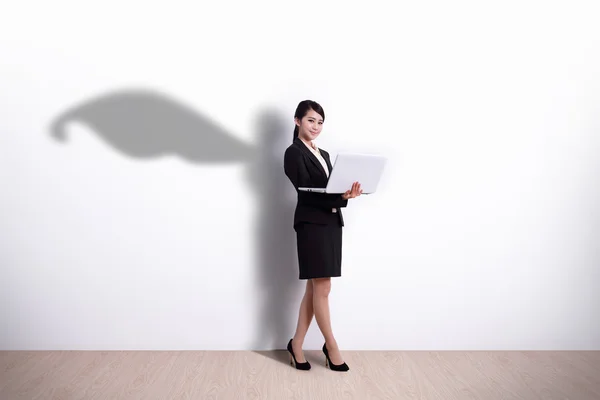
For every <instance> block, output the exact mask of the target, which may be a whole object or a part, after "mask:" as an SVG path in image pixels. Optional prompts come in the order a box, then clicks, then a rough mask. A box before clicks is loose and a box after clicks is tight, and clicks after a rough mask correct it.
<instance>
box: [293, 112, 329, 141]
mask: <svg viewBox="0 0 600 400" xmlns="http://www.w3.org/2000/svg"><path fill="white" fill-rule="evenodd" d="M295 122H296V125H298V136H300V138H302V139H304V140H308V141H311V140H315V139H316V138H317V137H318V136H319V134H320V133H321V129H323V117H321V115H320V114H319V113H317V112H316V111H314V110H308V112H307V113H306V115H305V116H304V117H303V118H302V120H301V121H298V119H297V118H296V120H295Z"/></svg>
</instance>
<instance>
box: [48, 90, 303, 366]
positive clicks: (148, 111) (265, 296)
mask: <svg viewBox="0 0 600 400" xmlns="http://www.w3.org/2000/svg"><path fill="white" fill-rule="evenodd" d="M288 120H289V121H292V120H291V119H290V118H284V117H283V116H282V115H281V114H280V113H279V112H277V111H275V110H264V111H262V112H261V113H259V114H258V115H257V118H256V124H255V126H254V127H253V129H254V130H255V138H256V142H255V143H254V144H248V143H245V142H243V141H242V140H240V139H238V138H237V137H236V136H235V135H234V134H232V133H231V132H229V131H228V130H227V129H225V128H223V126H222V125H220V124H218V123H215V122H214V121H212V120H210V119H209V118H207V117H206V116H204V115H202V114H200V113H199V112H197V111H196V110H194V109H192V108H190V107H188V106H186V105H184V104H182V103H181V102H179V101H177V100H175V99H173V98H171V97H169V96H166V95H164V94H162V93H158V92H156V91H152V90H146V89H142V90H137V89H136V90H122V91H116V92H112V93H108V94H105V95H102V96H98V97H95V98H93V99H90V100H88V101H85V102H82V103H81V104H77V105H75V106H73V107H71V108H70V109H68V110H65V111H64V112H62V113H61V114H60V115H58V116H57V117H56V118H55V119H54V121H52V123H51V127H50V131H51V136H52V137H53V138H54V139H55V140H56V141H58V142H61V143H65V142H67V140H68V135H67V131H68V126H69V124H70V123H73V122H75V123H81V124H83V125H85V126H87V127H89V128H90V129H91V130H92V131H93V132H94V133H95V134H96V135H98V136H99V137H100V138H101V139H102V140H103V141H104V142H105V143H107V144H108V145H110V146H111V147H112V148H113V149H114V150H115V151H117V152H119V153H120V154H122V155H123V156H126V157H130V158H134V159H152V158H158V157H163V156H175V157H181V158H183V159H184V160H186V161H188V162H190V163H192V164H207V165H208V164H211V165H219V164H230V163H242V164H245V165H246V167H247V172H248V173H247V177H248V181H249V186H250V189H249V190H250V191H251V195H255V196H256V198H257V200H258V201H257V204H258V205H259V206H258V212H257V215H256V231H255V232H256V235H255V237H254V240H255V244H256V249H257V252H256V259H255V271H256V275H255V276H256V281H255V284H256V294H257V296H258V300H259V303H258V304H259V308H258V313H257V315H258V318H257V320H256V321H255V323H256V330H255V332H254V335H253V343H252V346H251V347H252V349H253V350H273V349H275V350H281V349H285V347H286V344H287V341H288V340H289V337H291V335H293V331H294V329H295V323H296V322H295V321H296V318H297V312H298V310H297V304H298V299H299V297H301V290H302V287H301V286H302V285H300V284H299V281H298V271H297V264H296V247H295V236H294V235H295V233H294V231H293V227H292V222H293V213H294V207H295V196H296V194H295V190H294V189H293V186H292V185H291V183H290V182H289V181H288V179H287V177H286V176H285V173H284V171H283V154H284V151H285V149H286V148H287V146H289V144H290V143H291V141H292V132H293V124H292V123H287V122H288ZM210 201H211V200H210V199H209V200H207V204H205V205H204V206H205V207H206V208H207V209H210V208H211V204H210ZM215 240H224V239H220V238H215ZM140 251H143V249H140ZM207 301H209V300H208V299H207ZM233 321H235V316H231V323H232V324H234V323H235V322H233ZM199 334H201V332H199ZM214 334H215V335H216V334H218V331H217V329H215V330H214ZM261 353H262V351H261ZM264 354H266V355H267V356H269V357H272V358H275V359H278V360H280V359H281V360H282V361H283V360H284V357H285V355H284V354H281V353H280V352H275V353H274V352H271V351H267V352H266V353H264Z"/></svg>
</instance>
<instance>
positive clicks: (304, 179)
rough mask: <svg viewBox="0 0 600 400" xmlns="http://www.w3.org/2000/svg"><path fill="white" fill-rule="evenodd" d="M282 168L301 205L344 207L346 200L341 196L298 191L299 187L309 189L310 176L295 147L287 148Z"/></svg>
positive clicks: (299, 152) (328, 207)
mask: <svg viewBox="0 0 600 400" xmlns="http://www.w3.org/2000/svg"><path fill="white" fill-rule="evenodd" d="M283 168H284V171H285V174H286V175H287V177H288V178H289V180H290V181H291V182H292V184H293V185H294V188H295V189H296V192H298V200H299V201H301V202H302V203H305V204H309V205H311V206H315V207H322V208H326V209H331V208H337V207H346V206H347V205H348V200H345V199H344V198H343V197H342V195H341V194H330V193H316V192H306V191H303V190H298V188H299V187H310V175H309V174H308V170H307V168H306V165H304V160H303V157H302V152H301V151H300V150H299V149H297V148H295V147H288V149H287V150H286V151H285V154H284V157H283Z"/></svg>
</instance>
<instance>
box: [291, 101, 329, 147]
mask: <svg viewBox="0 0 600 400" xmlns="http://www.w3.org/2000/svg"><path fill="white" fill-rule="evenodd" d="M310 110H313V111H314V112H316V113H318V114H320V115H321V117H323V121H325V111H323V107H321V105H320V104H319V103H317V102H316V101H312V100H303V101H301V102H300V104H298V107H296V113H295V114H294V118H298V119H300V120H301V119H302V118H304V116H305V115H306V113H308V111H310ZM297 137H298V125H296V126H295V127H294V138H293V139H292V141H294V140H296V138H297Z"/></svg>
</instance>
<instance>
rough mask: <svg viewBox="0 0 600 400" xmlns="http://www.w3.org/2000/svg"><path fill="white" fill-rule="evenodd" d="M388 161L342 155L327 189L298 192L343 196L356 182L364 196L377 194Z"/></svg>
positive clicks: (362, 156) (336, 162) (338, 159)
mask: <svg viewBox="0 0 600 400" xmlns="http://www.w3.org/2000/svg"><path fill="white" fill-rule="evenodd" d="M386 161H387V158H386V157H383V156H380V155H374V154H358V153H340V154H338V156H337V157H336V159H335V163H334V164H333V168H332V170H331V174H330V176H329V181H328V182H327V187H324V188H309V187H299V188H298V190H302V191H307V192H318V193H332V194H342V193H345V192H346V191H348V190H350V189H352V184H353V183H354V182H359V183H360V187H361V189H362V191H363V194H371V193H375V191H376V190H377V186H378V185H379V181H380V179H381V175H382V174H383V169H384V167H385V163H386Z"/></svg>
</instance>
